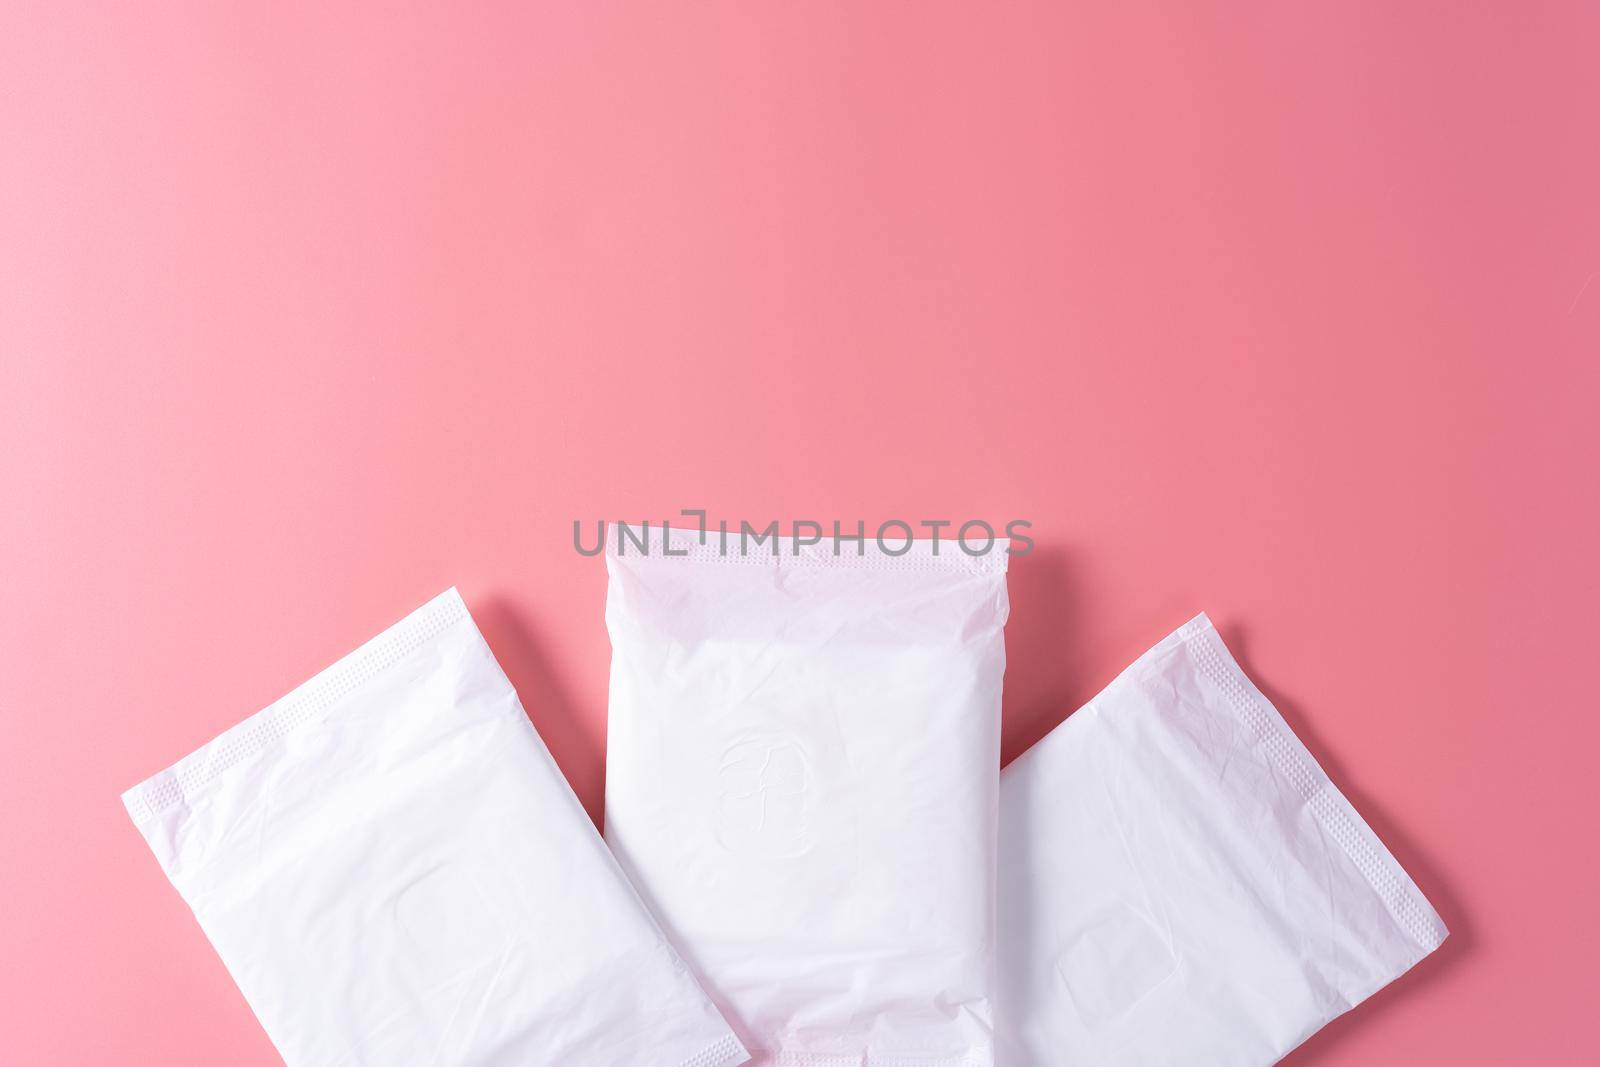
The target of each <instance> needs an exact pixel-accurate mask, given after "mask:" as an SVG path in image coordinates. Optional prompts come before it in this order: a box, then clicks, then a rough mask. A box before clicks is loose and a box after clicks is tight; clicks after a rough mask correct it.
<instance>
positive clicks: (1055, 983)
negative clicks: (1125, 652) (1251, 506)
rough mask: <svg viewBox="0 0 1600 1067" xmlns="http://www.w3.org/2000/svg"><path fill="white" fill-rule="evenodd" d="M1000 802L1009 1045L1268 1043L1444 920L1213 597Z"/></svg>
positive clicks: (1264, 1052)
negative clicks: (1243, 658) (1290, 713)
mask: <svg viewBox="0 0 1600 1067" xmlns="http://www.w3.org/2000/svg"><path fill="white" fill-rule="evenodd" d="M1000 808H1001V812H1000V813H1001V829H1000V899H999V923H1000V975H1001V978H1000V1002H999V1005H1000V1012H999V1035H1000V1045H999V1052H1000V1054H999V1064H1000V1067H1071V1065H1074V1064H1095V1065H1096V1067H1163V1065H1170V1067H1178V1065H1182V1067H1260V1065H1264V1064H1270V1063H1275V1062H1277V1060H1278V1059H1279V1058H1280V1057H1282V1056H1284V1055H1285V1054H1286V1053H1288V1052H1289V1050H1291V1049H1293V1048H1294V1047H1295V1046H1296V1045H1298V1044H1300V1043H1301V1042H1302V1041H1304V1040H1305V1039H1306V1038H1307V1037H1309V1036H1310V1035H1311V1034H1312V1033H1314V1032H1315V1031H1316V1030H1317V1029H1319V1028H1320V1027H1321V1026H1323V1025H1324V1024H1325V1023H1327V1022H1328V1021H1329V1020H1331V1019H1333V1018H1334V1017H1335V1016H1337V1015H1339V1014H1340V1013H1342V1012H1345V1011H1348V1010H1349V1009H1350V1008H1352V1007H1354V1006H1355V1005H1357V1004H1359V1003H1361V1001H1363V1000H1365V999H1366V998H1367V997H1369V996H1371V995H1372V994H1373V993H1375V992H1377V991H1378V990H1379V989H1381V988H1382V987H1383V986H1385V985H1387V984H1388V983H1389V982H1391V981H1393V980H1394V979H1395V978H1397V977H1398V976H1399V975H1401V974H1402V973H1404V972H1405V971H1406V970H1407V969H1408V968H1409V967H1411V966H1412V965H1413V964H1414V963H1416V962H1417V961H1418V960H1420V959H1422V957H1424V956H1426V955H1427V954H1428V953H1430V952H1432V951H1433V950H1434V949H1435V948H1437V947H1438V946H1439V943H1440V942H1441V941H1443V940H1444V937H1445V928H1444V925H1443V923H1441V922H1440V920H1439V917H1438V915H1436V914H1435V913H1434V910H1433V908H1432V907H1430V906H1429V905H1428V902H1427V900H1425V899H1424V898H1423V896H1422V894H1421V893H1420V892H1419V891H1418V890H1417V887H1416V885H1415V884H1413V883H1412V881H1411V879H1410V878H1409V877H1408V876H1407V875H1406V872H1405V871H1403V870H1402V869H1401V868H1400V865H1399V864H1398V863H1396V862H1395V860H1394V857H1393V856H1391V855H1390V854H1389V852H1388V850H1387V849H1385V848H1384V846H1383V843H1382V842H1381V841H1379V840H1378V838H1377V835H1375V834H1374V833H1373V832H1372V830H1371V829H1370V828H1369V827H1368V826H1367V824H1366V823H1365V822H1363V821H1362V820H1361V816H1359V815H1357V814H1356V812H1355V809H1354V808H1352V807H1351V806H1350V802H1349V801H1348V800H1346V799H1345V798H1344V796H1343V795H1342V794H1341V793H1340V792H1339V790H1338V789H1336V788H1334V786H1333V784H1332V783H1331V782H1329V781H1328V778H1327V775H1325V774H1324V773H1323V772H1322V769H1321V768H1320V767H1318V766H1317V762H1316V760H1314V759H1312V758H1311V754H1310V753H1309V752H1307V751H1306V749H1305V747H1304V746H1303V745H1301V744H1300V742H1299V740H1297V739H1296V738H1295V736H1294V734H1293V733H1291V732H1290V730H1289V728H1288V726H1286V725H1285V724H1284V721H1283V719H1282V718H1281V717H1280V716H1279V715H1278V712H1277V711H1276V709H1274V708H1273V706H1272V705H1271V704H1270V703H1269V702H1268V701H1267V699H1266V698H1265V697H1264V696H1262V695H1261V693H1260V692H1259V691H1258V690H1257V689H1256V687H1255V686H1254V685H1252V684H1251V683H1250V680H1249V679H1248V678H1246V677H1245V676H1244V673H1243V672H1242V671H1241V670H1240V669H1239V666H1238V664H1236V663H1235V662H1234V660H1233V657H1232V656H1230V655H1229V654H1228V650H1227V649H1226V648H1225V647H1223V644H1222V640H1221V639H1220V638H1219V637H1218V636H1217V633H1216V631H1215V630H1213V629H1212V627H1211V624H1210V622H1209V621H1208V620H1207V619H1206V617H1205V616H1203V615H1202V616H1200V617H1199V618H1197V619H1195V620H1193V621H1192V622H1190V623H1189V624H1188V625H1186V626H1184V627H1183V628H1182V629H1180V630H1178V631H1177V632H1176V633H1174V634H1173V635H1171V636H1170V637H1168V638H1167V639H1166V640H1164V641H1162V642H1161V643H1160V644H1159V645H1157V646H1156V647H1155V648H1153V649H1151V650H1150V651H1149V652H1147V653H1146V654H1145V655H1144V656H1143V657H1141V658H1140V659H1139V661H1138V662H1137V663H1135V664H1134V665H1133V666H1132V667H1130V668H1128V670H1126V671H1125V672H1123V674H1122V675H1121V676H1119V677H1118V678H1117V679H1116V681H1114V682H1112V683H1111V685H1110V686H1108V687H1107V688H1106V690H1105V691H1104V692H1102V693H1101V694H1100V695H1099V696H1097V697H1095V698H1094V700H1092V701H1090V702H1089V704H1088V705H1086V706H1085V707H1083V708H1082V709H1080V710H1079V711H1078V712H1077V713H1075V714H1074V715H1073V716H1072V717H1071V718H1069V719H1067V721H1066V722H1064V723H1063V724H1062V725H1061V726H1059V727H1058V728H1056V730H1055V731H1053V732H1052V733H1051V734H1050V735H1049V736H1048V737H1046V738H1045V739H1044V740H1042V741H1040V742H1039V743H1038V744H1036V745H1034V746H1033V748H1031V749H1030V750H1028V751H1027V752H1026V753H1024V754H1023V755H1022V756H1020V757H1019V758H1018V759H1017V760H1015V761H1014V762H1013V763H1012V764H1011V765H1010V766H1009V767H1007V768H1006V770H1005V773H1004V774H1003V775H1002V778H1001V801H1000Z"/></svg>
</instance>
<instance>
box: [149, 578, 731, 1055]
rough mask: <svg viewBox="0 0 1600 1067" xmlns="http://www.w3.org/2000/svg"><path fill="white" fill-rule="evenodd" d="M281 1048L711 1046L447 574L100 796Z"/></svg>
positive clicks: (694, 1000)
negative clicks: (118, 803)
mask: <svg viewBox="0 0 1600 1067" xmlns="http://www.w3.org/2000/svg"><path fill="white" fill-rule="evenodd" d="M123 799H124V802H125V803H126V805H127V808H128V812H129V814H130V815H132V817H133V819H134V822H135V823H136V824H137V825H138V827H139V829H140V831H141V832H142V833H143V834H144V836H145V838H146V840H147V841H148V842H149V844H150V847H151V849H152V850H153V851H154V852H155V855H156V858H157V859H158V860H159V861H160V862H161V866H162V867H163V868H164V869H165V870H166V872H167V875H168V877H169V878H170V879H171V880H172V884H173V885H174V886H175V887H177V889H178V891H179V892H180V893H181V894H182V895H183V898H184V899H185V900H186V901H188V903H189V906H190V907H191V908H192V909H193V910H194V914H195V917H196V918H197V919H199V921H200V925H201V927H202V928H203V929H204V930H205V932H206V935H207V936H208V937H209V938H210V939H211V943H212V944H213V945H214V946H215V947H216V950H217V952H218V954H219V955H221V957H222V960H223V962H224V963H225V964H226V965H227V967H228V970H229V971H230V972H231V973H232V975H233V977H234V980H235V981H236V982H237V983H238V985H239V989H240V990H241V991H242V992H243V993H244V995H245V999H246V1000H248V1001H249V1003H250V1006H251V1008H252V1009H254V1011H255V1013H256V1016H257V1018H259V1019H260V1020H261V1024H262V1025H263V1026H264V1027H265V1028H266V1030H267V1033H268V1035H269V1036H270V1037H271V1039H272V1041H273V1044H275V1045H276V1046H277V1048H278V1051H279V1053H280V1054H282V1056H283V1058H284V1060H285V1061H287V1063H289V1064H290V1065H291V1067H357V1065H372V1067H395V1065H397V1064H418V1065H438V1067H458V1065H483V1067H487V1065H504V1067H512V1065H515V1067H529V1065H534V1064H538V1065H546V1064H549V1065H556V1064H560V1065H563V1067H565V1065H569V1064H571V1065H579V1067H639V1065H640V1064H652V1065H654V1064H662V1065H671V1067H731V1065H733V1064H738V1063H743V1062H744V1061H745V1060H746V1059H748V1056H747V1055H746V1053H745V1051H744V1049H743V1047H742V1046H741V1045H740V1043H739V1041H738V1039H737V1038H736V1037H735V1036H734V1034H733V1033H732V1032H731V1031H730V1030H729V1028H728V1026H727V1025H726V1024H725V1023H724V1022H723V1020H722V1018H721V1017H720V1016H719V1014H718V1013H717V1011H716V1009H715V1008H714V1007H713V1006H712V1004H711V1002H710V1001H709V1000H708V999H707V998H706V996H705V995H704V994H703V993H702V992H701V990H700V989H699V987H698V986H697V985H696V983H695V981H694V979H693V978H692V977H691V976H690V973H689V971H688V969H687V968H686V967H685V965H684V964H683V962H682V960H681V959H680V958H679V957H678V955H677V953H675V952H674V951H673V950H672V948H671V947H670V946H669V945H668V943H667V941H666V939H665V938H664V937H663V936H662V934H661V932H660V930H659V929H658V928H657V927H656V925H655V924H654V923H653V922H652V921H651V919H650V918H649V916H648V915H647V913H646V912H645V910H644V908H643V906H642V905H641V904H640V902H639V900H638V898H637V897H636V896H635V894H634V893H633V891H632V890H631V889H630V888H629V886H628V884H627V882H626V881H625V880H624V878H623V876H622V874H621V872H620V871H619V870H618V869H617V867H616V864H615V863H614V862H613V861H612V859H611V857H610V855H609V854H608V853H607V851H606V849H605V846H604V844H603V843H602V842H601V840H600V837H599V835H598V834H597V833H596V832H595V829H594V826H593V825H592V824H591V823H590V822H589V819H588V817H587V816H586V815H585V814H584V812H583V809H582V807H580V806H579V804H578V801H577V799H576V798H575V797H574V796H573V794H572V791H571V790H570V789H569V788H568V786H567V783H566V780H565V779H564V778H562V776H561V773H560V771H559V770H557V768H556V765H555V763H554V762H553V761H552V760H551V758H550V755H549V753H548V752H547V751H546V749H545V747H544V744H543V742H541V741H540V740H539V736H538V734H537V733H535V732H534V729H533V726H532V725H531V724H530V723H529V721H528V718H527V716H526V715H525V714H524V713H523V710H522V705H521V704H520V703H518V701H517V695H516V693H515V692H514V691H513V690H512V688H511V685H510V683H509V682H507V680H506V677H505V675H504V674H503V673H501V671H500V667H499V665H498V664H496V663H495V660H494V657H493V655H491V654H490V652H489V648H488V646H487V645H486V644H484V641H483V638H482V637H481V636H480V635H479V633H478V629H477V627H476V626H474V625H473V622H472V619H471V617H470V616H469V615H468V614H467V610H466V607H465V606H464V605H463V604H462V602H461V598H460V597H459V596H458V595H457V594H456V592H455V590H453V589H452V590H450V591H449V592H447V593H445V594H444V595H442V596H440V597H438V598H437V599H435V600H433V601H432V602H431V603H429V604H427V605H426V606H425V607H423V608H422V609H420V610H419V611H417V612H416V613H414V614H412V615H411V616H409V617H407V618H406V619H405V620H404V621H402V622H401V623H399V624H398V625H396V626H395V627H393V628H392V629H390V630H388V631H386V632H385V633H383V634H382V635H380V636H379V637H377V638H375V639H373V640H372V641H370V642H369V643H367V644H366V645H363V646H362V647H361V648H360V649H359V650H357V651H356V652H354V653H352V654H351V655H350V656H348V657H346V658H345V659H343V660H341V661H340V662H339V663H338V664H336V665H335V666H333V667H331V668H329V669H328V670H326V671H324V672H323V673H321V674H319V675H317V676H316V677H315V678H313V679H312V680H311V681H309V682H307V683H306V684H305V685H303V686H301V687H300V688H298V689H296V690H295V691H294V692H292V693H290V694H289V695H288V696H286V697H284V698H283V699H282V700H279V701H278V702H277V703H275V704H273V705H272V706H270V707H268V708H267V709H266V710H264V711H262V712H260V713H258V714H256V715H254V716H252V717H251V718H249V719H246V720H245V721H244V722H242V723H240V724H239V725H238V726H235V727H234V728H232V729H231V730H229V731H228V732H226V733H225V734H223V735H222V736H221V737H219V738H217V739H216V740H215V741H212V742H211V743H210V744H208V745H206V746H205V747H203V748H201V749H200V750H199V751H198V752H195V753H194V754H193V755H191V756H188V757H186V758H184V759H182V760H180V761H179V762H178V763H177V764H175V765H174V766H173V767H171V768H170V769H168V770H166V771H163V772H161V773H160V774H158V775H156V776H155V777H153V778H151V779H150V780H149V781H147V782H145V783H143V784H142V785H139V786H137V787H135V788H133V789H131V790H129V791H128V793H127V794H126V795H125V796H124V798H123Z"/></svg>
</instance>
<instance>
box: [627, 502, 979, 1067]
mask: <svg viewBox="0 0 1600 1067" xmlns="http://www.w3.org/2000/svg"><path fill="white" fill-rule="evenodd" d="M637 533H638V534H639V536H640V537H643V536H644V533H643V531H637ZM649 536H650V537H651V542H650V544H649V548H648V551H644V550H641V548H640V546H639V542H638V540H636V539H628V540H624V541H621V542H617V541H613V542H612V544H611V545H610V547H609V550H608V553H607V556H606V566H607V570H608V573H609V576H610V584H609V591H608V594H607V601H606V625H607V628H608V630H609V632H610V634H611V642H612V649H613V656H612V669H611V700H610V728H609V731H608V734H607V754H606V759H607V770H606V840H607V841H608V842H609V843H610V844H611V845H612V848H613V849H614V850H615V851H616V853H617V857H618V859H619V860H620V861H621V862H622V865H623V868H624V870H626V871H627V872H628V874H629V877H630V878H632V879H633V882H634V885H636V886H637V887H638V889H639V892H640V894H641V896H643V897H644V899H645V902H646V903H647V904H648V905H649V906H650V907H651V908H652V909H653V910H654V911H655V914H656V915H657V916H658V917H659V918H660V919H661V921H662V924H663V926H664V927H665V928H666V930H667V932H668V934H669V936H671V937H673V938H674V941H675V943H676V945H677V947H678V949H679V951H681V952H682V953H683V954H684V956H685V958H686V959H687V960H688V961H689V962H690V964H691V966H693V967H694V968H695V972H696V974H697V975H699V976H700V977H701V978H702V980H703V983H704V985H705V988H706V989H707V990H708V991H709V992H710V993H711V995H712V997H713V998H714V999H715V1000H716V1002H717V1003H718V1004H719V1005H720V1006H722V1007H723V1008H724V1014H725V1015H726V1016H727V1018H728V1019H729V1021H730V1022H731V1023H732V1024H733V1026H734V1027H735V1029H736V1030H737V1031H738V1033H739V1035H740V1037H741V1039H742V1040H743V1041H744V1042H745V1045H746V1047H748V1048H749V1049H750V1051H751V1053H752V1056H753V1061H752V1062H753V1064H755V1065H763V1067H764V1065H768V1064H774V1065H780V1067H876V1065H885V1067H891V1065H892V1067H989V1065H990V1064H992V1063H993V1062H994V1060H993V1057H994V1052H993V1031H994V1021H993V983H994V959H995V957H994V863H995V820H996V807H997V802H998V789H999V762H1000V760H999V743H1000V730H999V727H1000V685H1001V677H1002V674H1003V673H1004V669H1005V646H1004V642H1003V636H1002V629H1003V627H1004V624H1005V620H1006V614H1007V610H1008V608H1007V600H1006V585H1005V572H1006V556H1005V552H1004V549H1003V547H1001V548H997V549H996V550H995V551H994V552H993V553H991V554H988V555H983V556H971V555H968V554H967V553H965V552H963V551H962V550H961V548H960V547H959V546H958V545H957V544H956V543H955V541H954V540H948V539H947V540H945V541H944V542H943V543H942V545H941V546H940V547H939V549H938V550H936V549H935V547H934V545H933V544H932V542H931V541H912V542H909V543H908V544H905V546H904V549H903V554H897V553H902V545H901V543H893V544H890V545H889V546H888V548H887V550H885V549H884V548H883V547H882V546H879V545H877V544H874V543H873V541H872V539H871V538H870V536H869V538H868V539H867V540H866V541H865V542H864V543H861V542H858V543H849V542H840V543H838V544H837V545H836V544H835V542H833V540H832V539H825V540H821V541H815V540H813V541H806V540H801V541H798V542H797V541H796V540H795V539H792V538H776V539H775V540H769V541H768V542H766V543H764V544H760V545H745V544H741V543H740V539H739V538H737V537H736V536H731V537H730V539H729V542H728V544H727V546H726V549H725V548H724V546H723V544H722V543H721V538H720V537H719V535H718V534H716V533H709V534H708V535H707V538H706V541H705V542H704V543H701V542H700V541H699V539H698V538H697V537H696V535H695V534H693V533H684V532H683V531H674V533H673V534H672V537H673V539H674V543H673V544H672V546H671V549H672V552H671V554H668V553H667V551H666V550H665V548H664V546H663V544H662V542H661V536H662V534H661V531H660V530H653V531H650V535H649Z"/></svg>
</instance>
